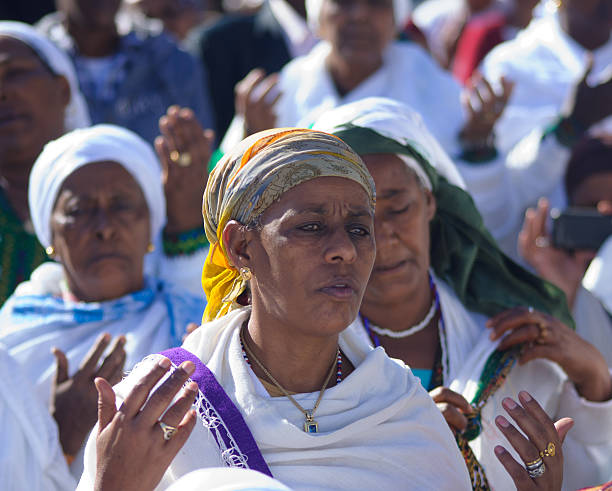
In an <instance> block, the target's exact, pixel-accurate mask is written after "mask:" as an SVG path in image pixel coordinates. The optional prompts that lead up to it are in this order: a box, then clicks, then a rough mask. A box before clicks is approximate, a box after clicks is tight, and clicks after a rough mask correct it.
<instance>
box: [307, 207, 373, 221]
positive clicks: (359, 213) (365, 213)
mask: <svg viewBox="0 0 612 491" xmlns="http://www.w3.org/2000/svg"><path fill="white" fill-rule="evenodd" d="M327 212H328V210H327V208H326V207H325V206H318V205H315V206H307V207H305V208H302V209H300V210H297V211H296V214H298V215H300V214H303V213H314V214H316V215H325V214H327ZM348 216H350V217H352V218H360V217H371V216H372V212H371V211H370V209H369V208H363V207H361V206H359V207H355V208H353V209H352V210H351V211H350V212H349V214H348Z"/></svg>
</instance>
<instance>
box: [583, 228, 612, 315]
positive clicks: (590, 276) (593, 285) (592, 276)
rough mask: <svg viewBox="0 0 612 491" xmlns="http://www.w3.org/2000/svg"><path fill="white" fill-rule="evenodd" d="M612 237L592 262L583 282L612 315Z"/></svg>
mask: <svg viewBox="0 0 612 491" xmlns="http://www.w3.org/2000/svg"><path fill="white" fill-rule="evenodd" d="M610 278H612V237H609V238H608V239H607V240H606V241H605V242H604V243H603V245H602V246H601V247H600V248H599V251H598V252H597V257H595V259H593V261H591V264H590V265H589V269H587V272H586V274H585V275H584V278H583V280H582V284H583V286H584V287H585V288H586V289H587V290H589V291H591V292H592V293H593V295H595V296H596V297H597V298H598V299H599V300H600V301H601V302H602V303H603V304H604V305H605V306H606V308H607V309H608V312H610V313H612V281H610Z"/></svg>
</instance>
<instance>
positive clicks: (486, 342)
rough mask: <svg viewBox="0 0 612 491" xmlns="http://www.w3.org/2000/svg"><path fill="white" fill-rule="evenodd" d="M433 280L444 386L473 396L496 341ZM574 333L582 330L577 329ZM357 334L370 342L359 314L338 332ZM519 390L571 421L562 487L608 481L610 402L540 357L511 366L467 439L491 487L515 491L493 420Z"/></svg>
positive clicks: (611, 470) (345, 336)
mask: <svg viewBox="0 0 612 491" xmlns="http://www.w3.org/2000/svg"><path fill="white" fill-rule="evenodd" d="M434 279H435V283H436V287H437V289H438V292H439V295H440V305H441V309H442V315H443V318H444V325H445V328H446V338H447V342H446V344H445V346H444V348H446V353H447V355H448V358H449V376H448V378H447V377H446V376H445V378H444V385H445V386H447V387H449V388H450V389H452V390H454V391H456V392H459V393H460V394H462V395H463V396H464V397H465V398H466V399H467V400H471V399H472V398H473V396H474V395H475V393H476V389H477V383H478V380H479V378H480V375H481V373H482V370H483V368H484V365H485V362H486V360H487V358H488V357H489V355H490V354H491V353H492V352H493V351H494V350H495V348H496V346H497V344H498V343H494V342H492V341H491V340H490V339H489V334H490V329H487V328H486V327H485V322H486V317H485V316H483V315H482V314H478V313H475V312H470V311H468V310H467V309H466V308H465V307H464V306H463V305H462V304H461V302H460V301H459V299H458V298H457V297H456V295H455V294H454V292H453V291H452V289H451V288H450V287H449V286H448V285H446V284H445V283H444V282H443V281H441V280H439V279H437V278H434ZM597 327H599V328H600V329H602V328H603V326H590V328H591V329H597ZM578 332H579V333H580V332H581V331H580V327H579V328H578ZM603 334H605V331H604V332H603ZM600 335H601V334H600ZM607 336H608V338H610V337H612V333H610V332H608V333H607ZM357 338H361V339H366V340H368V341H369V338H368V337H367V335H366V334H365V328H364V327H363V324H362V323H361V320H360V319H359V318H357V319H356V320H355V322H353V324H351V326H349V328H348V329H347V330H346V331H344V332H343V333H342V335H341V340H342V341H344V342H345V343H347V342H352V340H354V339H357ZM444 348H443V349H444ZM521 390H526V391H527V392H529V393H530V394H531V395H532V396H534V397H535V399H536V400H537V401H538V402H539V403H540V405H541V406H542V407H543V408H544V410H545V411H546V412H547V413H548V415H549V416H550V417H551V418H552V419H553V420H555V421H556V420H557V419H559V418H561V417H566V416H570V417H572V418H573V419H574V420H575V426H574V428H573V429H572V430H571V431H570V433H569V434H568V436H567V437H566V439H565V443H564V444H563V452H564V481H563V488H562V489H563V490H568V491H570V490H575V489H577V488H582V487H586V486H594V485H596V484H601V483H602V482H607V481H609V480H610V479H612V401H606V402H601V403H595V402H590V401H586V400H585V399H583V398H582V397H580V396H579V395H578V394H577V392H576V390H575V388H574V385H573V384H572V383H571V382H570V381H569V380H568V378H567V376H566V375H565V373H564V372H563V371H562V370H561V368H560V367H559V366H558V365H556V364H554V363H552V362H550V361H548V360H543V359H539V360H534V361H532V362H529V363H527V364H525V365H523V366H520V365H515V366H514V367H513V368H512V370H511V371H510V374H509V375H508V378H507V379H506V381H505V382H504V384H503V385H502V386H501V387H500V388H499V389H498V390H497V392H495V394H494V395H493V396H491V398H490V399H489V400H488V402H487V404H486V405H485V406H484V408H483V410H482V426H483V431H482V433H481V435H480V436H479V437H478V438H476V439H475V440H473V441H471V442H470V446H471V447H472V450H473V451H474V454H475V455H476V457H477V458H478V460H479V462H480V463H481V464H482V466H483V467H484V469H485V472H486V474H487V479H488V481H489V484H490V485H491V486H492V487H493V488H494V489H514V483H513V482H512V479H511V478H510V476H509V475H508V473H507V472H506V470H505V469H504V468H503V466H502V465H501V464H500V462H499V460H497V457H496V456H495V454H494V451H493V450H494V448H495V446H496V445H502V446H504V447H505V448H506V449H507V450H509V451H510V452H511V453H512V454H513V456H514V458H515V459H516V460H518V461H519V462H520V461H521V460H520V458H519V457H518V455H517V454H516V452H515V451H514V449H512V448H511V447H510V445H509V444H508V441H507V440H506V439H505V437H504V436H503V435H502V433H501V432H500V431H499V430H498V428H497V426H496V425H495V422H494V420H495V417H496V416H497V415H499V414H503V415H506V416H507V414H506V412H505V410H504V409H503V408H502V406H501V401H502V400H503V399H504V398H505V397H512V398H513V399H514V400H518V399H517V398H518V393H519V392H520V391H521Z"/></svg>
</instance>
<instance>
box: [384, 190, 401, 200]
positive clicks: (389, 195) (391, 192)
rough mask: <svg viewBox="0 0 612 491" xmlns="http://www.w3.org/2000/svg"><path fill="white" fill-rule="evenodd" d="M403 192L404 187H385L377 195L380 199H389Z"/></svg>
mask: <svg viewBox="0 0 612 491" xmlns="http://www.w3.org/2000/svg"><path fill="white" fill-rule="evenodd" d="M405 192H406V190H405V189H386V190H385V191H384V192H383V193H380V194H378V197H379V198H380V199H390V198H393V197H395V196H397V195H398V194H403V193H405Z"/></svg>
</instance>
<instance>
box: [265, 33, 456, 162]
mask: <svg viewBox="0 0 612 491" xmlns="http://www.w3.org/2000/svg"><path fill="white" fill-rule="evenodd" d="M330 51H331V45H330V44H329V43H327V42H325V41H323V42H320V43H319V44H318V45H316V46H315V47H314V48H313V50H312V51H311V52H310V53H309V54H308V55H306V56H304V57H300V58H296V59H295V60H293V61H291V62H289V63H288V64H287V65H285V67H284V68H283V69H282V71H281V73H280V80H279V85H280V89H281V92H282V94H283V95H282V96H281V98H280V99H279V101H278V103H277V105H276V112H277V125H278V126H281V127H282V126H296V125H298V126H305V127H307V126H309V125H310V124H312V123H313V122H314V121H316V120H317V119H318V118H319V117H320V116H321V115H322V114H323V113H324V112H326V111H329V110H330V109H333V108H335V107H337V106H340V105H343V104H348V103H351V102H355V101H359V100H362V99H365V98H366V97H386V98H389V99H394V100H397V101H398V102H401V103H403V104H406V105H407V106H409V107H411V108H412V109H413V110H415V111H416V112H418V113H419V114H420V115H421V116H422V118H423V121H424V122H425V125H426V126H427V128H428V129H429V131H430V132H431V133H432V134H433V136H434V137H435V138H436V139H437V140H438V142H439V143H440V145H441V146H442V148H444V150H445V151H446V152H447V153H449V154H450V155H451V156H452V155H456V154H457V153H458V151H459V144H458V141H457V134H458V133H459V130H460V129H461V127H462V126H463V123H464V111H463V108H462V107H461V101H460V92H461V88H460V86H459V84H458V83H457V82H456V81H455V80H454V79H453V78H452V76H451V75H450V74H448V73H447V72H444V71H443V70H442V69H441V68H440V67H439V66H438V65H437V64H436V62H435V61H433V59H432V58H431V57H430V56H429V55H428V54H427V53H426V52H425V51H423V49H422V48H420V47H419V46H417V45H415V44H413V43H405V42H400V41H398V42H394V43H391V44H390V45H389V46H388V47H387V49H386V51H385V53H384V56H383V66H382V67H381V68H379V69H378V70H377V71H376V72H375V73H373V74H372V75H370V77H369V78H367V79H366V80H364V81H363V82H362V83H361V84H360V85H359V86H358V87H356V88H355V89H353V90H352V91H351V92H349V93H348V94H345V95H344V96H340V95H339V94H338V92H337V90H336V87H335V85H334V82H333V80H332V78H331V75H330V73H329V71H328V70H327V67H326V59H327V56H328V55H329V53H330Z"/></svg>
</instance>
